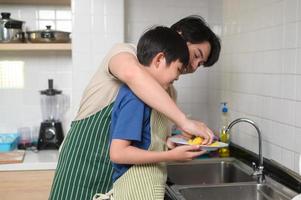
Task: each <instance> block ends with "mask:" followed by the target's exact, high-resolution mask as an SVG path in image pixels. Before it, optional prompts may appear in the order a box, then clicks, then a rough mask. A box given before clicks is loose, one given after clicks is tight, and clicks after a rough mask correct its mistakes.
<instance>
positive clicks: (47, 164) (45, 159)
mask: <svg viewBox="0 0 301 200" xmlns="http://www.w3.org/2000/svg"><path fill="white" fill-rule="evenodd" d="M58 157H59V152H58V150H42V151H38V152H37V153H35V152H33V151H30V150H28V151H26V152H25V156H24V160H23V162H22V163H14V164H0V171H22V170H55V168H56V165H57V161H58Z"/></svg>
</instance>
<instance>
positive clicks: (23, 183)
mask: <svg viewBox="0 0 301 200" xmlns="http://www.w3.org/2000/svg"><path fill="white" fill-rule="evenodd" d="M53 177H54V170H49V171H12V172H0V180H1V181H0V199H1V200H18V199H22V200H47V199H48V196H49V192H50V189H51V184H52V179H53Z"/></svg>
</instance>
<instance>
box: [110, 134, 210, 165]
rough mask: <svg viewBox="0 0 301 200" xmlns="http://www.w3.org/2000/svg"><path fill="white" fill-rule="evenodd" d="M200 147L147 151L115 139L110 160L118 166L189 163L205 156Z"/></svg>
mask: <svg viewBox="0 0 301 200" xmlns="http://www.w3.org/2000/svg"><path fill="white" fill-rule="evenodd" d="M205 152H206V151H201V150H200V148H199V147H198V146H190V145H183V146H179V147H176V148H174V149H173V150H170V151H147V150H143V149H139V148H137V147H134V146H131V142H130V141H128V140H120V139H113V140H112V143H111V147H110V159H111V161H112V162H114V163H118V164H147V163H158V162H169V161H189V160H192V159H193V158H195V157H197V156H200V155H202V154H204V153H205Z"/></svg>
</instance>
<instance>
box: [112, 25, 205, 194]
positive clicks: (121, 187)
mask: <svg viewBox="0 0 301 200" xmlns="http://www.w3.org/2000/svg"><path fill="white" fill-rule="evenodd" d="M137 57H138V60H139V62H140V64H142V65H143V66H144V67H145V68H146V71H147V72H148V73H149V74H150V75H151V76H152V77H153V78H154V79H155V80H156V81H157V82H158V83H159V84H160V85H161V86H162V87H163V88H164V89H165V90H168V89H169V87H170V85H171V84H172V83H173V81H174V80H177V79H178V77H179V75H180V74H181V73H182V72H183V70H184V69H185V67H186V66H187V64H188V62H189V52H188V48H187V45H186V43H185V42H184V40H183V39H182V38H181V36H180V35H179V34H178V33H177V32H175V31H173V30H171V29H170V28H167V27H156V28H153V29H151V30H149V31H147V32H146V33H144V35H143V36H142V37H141V38H140V40H139V42H138V46H137ZM151 114H152V115H151ZM151 121H152V122H154V123H155V126H152V128H150V124H151ZM111 122H112V123H111V129H110V131H111V146H110V159H111V161H112V162H113V169H114V171H113V182H114V183H113V191H114V199H115V200H121V199H131V200H135V199H136V200H141V199H143V200H153V199H156V200H157V199H162V200H163V198H164V191H165V182H166V169H165V165H164V163H163V162H166V161H187V160H191V159H192V158H194V157H196V156H199V155H201V154H203V153H204V152H203V151H201V150H199V149H198V147H196V146H195V147H192V146H180V147H176V148H173V149H172V150H169V151H166V150H167V143H166V142H167V138H168V136H169V133H170V129H169V124H168V120H167V118H166V117H165V116H163V115H162V114H160V113H158V112H157V111H155V110H151V108H150V107H149V106H148V105H146V104H145V103H144V102H142V101H141V100H140V99H139V98H138V97H137V96H136V95H135V94H134V93H133V92H132V91H131V90H130V89H129V87H128V86H126V85H122V86H121V87H120V90H119V92H118V95H117V97H116V101H115V104H114V106H113V110H112V119H111ZM168 147H169V148H172V147H173V144H172V143H170V142H168Z"/></svg>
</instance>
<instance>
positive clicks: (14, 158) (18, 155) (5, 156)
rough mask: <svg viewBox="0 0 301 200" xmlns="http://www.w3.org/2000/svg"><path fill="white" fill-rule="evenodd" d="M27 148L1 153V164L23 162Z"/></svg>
mask: <svg viewBox="0 0 301 200" xmlns="http://www.w3.org/2000/svg"><path fill="white" fill-rule="evenodd" d="M24 155H25V150H14V151H9V152H5V153H0V164H11V163H21V162H23V159H24Z"/></svg>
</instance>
